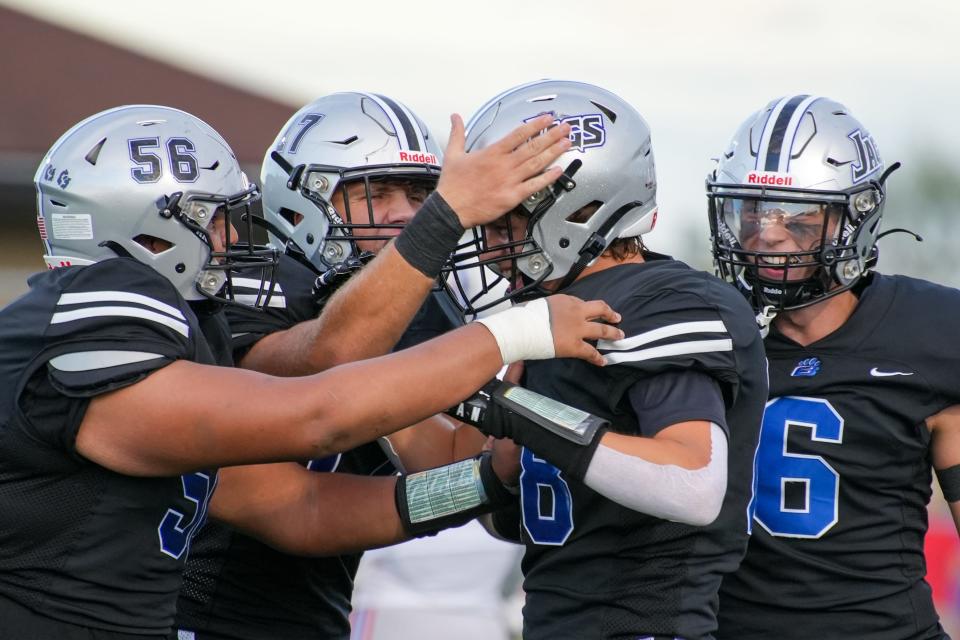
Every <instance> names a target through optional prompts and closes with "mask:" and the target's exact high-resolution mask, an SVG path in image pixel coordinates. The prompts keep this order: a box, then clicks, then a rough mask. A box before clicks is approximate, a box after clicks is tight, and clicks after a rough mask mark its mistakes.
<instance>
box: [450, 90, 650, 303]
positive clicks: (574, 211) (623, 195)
mask: <svg viewBox="0 0 960 640" xmlns="http://www.w3.org/2000/svg"><path fill="white" fill-rule="evenodd" d="M545 113H549V114H552V115H553V116H554V118H555V122H556V123H558V124H559V123H563V122H568V123H570V125H571V132H570V139H571V142H572V143H573V145H572V146H571V148H570V149H569V150H568V151H567V152H566V153H564V154H563V155H562V156H561V157H560V159H559V160H558V164H559V165H560V167H562V168H563V169H564V173H563V175H562V176H561V178H560V179H559V180H558V181H557V182H556V183H555V184H554V185H552V186H551V187H549V188H547V189H544V190H542V191H541V192H539V193H537V194H534V195H533V196H531V197H530V198H528V199H527V200H526V201H525V202H524V203H522V204H521V205H520V206H519V207H518V208H517V209H515V210H514V211H513V212H511V213H508V214H507V216H506V217H505V218H502V219H501V220H499V221H497V222H496V223H494V225H487V227H486V230H485V231H484V230H476V231H475V233H474V234H473V240H472V241H471V242H469V243H467V244H465V245H464V246H461V247H460V248H459V250H458V251H457V253H456V254H455V255H454V257H453V260H452V266H451V267H450V274H449V276H448V278H447V284H448V288H450V289H452V292H451V293H452V295H453V297H454V298H456V299H457V300H458V301H459V302H460V303H461V305H462V306H463V307H464V310H465V312H466V313H467V314H476V313H478V312H481V311H483V310H485V309H489V308H490V307H492V306H494V305H495V304H499V303H500V302H502V301H503V300H505V299H511V300H521V299H525V298H527V297H532V296H537V295H543V293H544V290H543V289H542V288H541V287H540V285H541V284H542V283H544V282H546V281H548V280H557V279H562V281H561V283H560V286H559V288H561V289H562V288H563V287H565V286H567V285H568V284H570V283H571V282H573V280H575V279H576V277H577V276H578V275H579V274H580V273H581V272H582V270H583V269H584V268H585V267H586V266H587V265H589V264H590V263H591V262H593V261H594V260H595V259H596V258H597V257H598V256H599V255H600V254H601V253H603V251H604V250H605V249H606V248H607V247H608V246H609V245H610V243H611V242H613V241H614V240H615V239H617V238H633V237H637V236H640V235H642V234H644V233H647V232H648V231H650V230H651V229H652V228H653V225H654V223H655V222H656V216H657V203H656V193H657V179H656V171H655V168H654V161H653V151H652V147H651V143H650V127H649V126H647V123H646V122H645V121H644V119H643V118H642V117H641V116H640V114H639V113H637V111H636V110H635V109H634V108H633V107H631V106H630V105H629V104H627V103H626V102H625V101H624V100H623V99H622V98H619V97H618V96H616V95H614V94H613V93H610V92H609V91H607V90H605V89H601V88H600V87H595V86H593V85H589V84H584V83H582V82H570V81H563V80H540V81H536V82H532V83H529V84H525V85H521V86H518V87H514V88H513V89H509V90H508V91H506V92H504V93H502V94H500V95H498V96H496V97H495V98H493V99H492V100H490V101H489V102H487V104H485V105H483V106H482V107H481V108H480V110H479V111H478V112H477V113H476V114H475V115H474V116H473V117H472V118H470V121H469V122H468V124H467V132H466V149H467V151H475V150H477V149H482V148H484V147H486V146H487V145H490V144H492V143H494V142H496V141H497V140H499V139H501V138H502V137H503V136H504V135H506V134H507V133H509V132H510V131H511V130H513V129H514V128H516V127H517V126H518V125H520V124H522V123H523V122H526V121H529V120H530V119H532V118H535V117H537V116H539V115H542V114H545ZM517 216H519V218H517ZM511 218H513V221H512V222H511ZM504 221H507V222H506V228H507V233H506V234H499V235H500V238H495V236H494V234H492V233H491V229H492V228H494V226H496V225H501V226H502V225H503V224H504ZM518 221H522V222H518ZM521 228H522V229H525V230H524V231H520V232H518V233H516V236H514V235H513V232H512V231H511V230H512V229H521ZM504 238H505V239H506V241H503V240H504ZM505 254H507V255H508V259H509V260H510V262H511V266H510V268H509V269H506V268H504V267H503V264H504V255H505ZM508 272H509V273H508ZM471 279H472V280H473V282H470V280H471ZM504 279H509V280H510V282H507V283H506V284H507V285H508V288H507V290H506V292H505V293H504V294H503V295H499V296H497V295H494V294H492V293H491V291H494V290H495V288H496V287H497V286H498V285H499V286H502V285H503V282H502V281H503V280H504Z"/></svg>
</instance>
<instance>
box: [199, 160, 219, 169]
mask: <svg viewBox="0 0 960 640" xmlns="http://www.w3.org/2000/svg"><path fill="white" fill-rule="evenodd" d="M219 166H220V161H219V160H214V161H213V164H212V165H210V166H209V167H200V168H201V169H203V170H204V171H215V170H216V168H217V167H219Z"/></svg>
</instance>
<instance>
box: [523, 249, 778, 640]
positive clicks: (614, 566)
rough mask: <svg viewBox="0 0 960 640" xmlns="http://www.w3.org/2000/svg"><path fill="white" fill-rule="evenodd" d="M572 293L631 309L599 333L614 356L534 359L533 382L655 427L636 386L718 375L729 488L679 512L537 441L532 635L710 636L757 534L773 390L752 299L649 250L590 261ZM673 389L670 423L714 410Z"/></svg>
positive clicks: (531, 460) (526, 526)
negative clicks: (761, 450)
mask: <svg viewBox="0 0 960 640" xmlns="http://www.w3.org/2000/svg"><path fill="white" fill-rule="evenodd" d="M565 293H569V294H571V295H575V296H578V297H580V298H582V299H585V300H590V299H601V300H605V301H606V302H607V303H608V304H610V306H611V307H612V308H613V309H614V310H616V311H618V312H619V313H620V314H621V315H622V318H623V319H622V321H621V323H620V325H619V326H620V328H621V329H623V331H624V332H625V334H626V336H625V338H624V339H622V340H619V341H617V342H615V343H610V342H604V341H601V342H600V343H599V344H598V348H599V350H600V352H601V353H602V354H604V357H605V359H606V360H607V363H608V364H607V366H605V367H602V368H600V367H595V366H593V365H590V364H588V363H586V362H583V361H581V360H575V359H557V360H545V361H537V362H528V363H527V368H526V380H525V385H526V386H528V387H529V388H531V389H533V390H535V391H538V392H540V393H543V394H545V395H548V396H551V397H553V398H556V399H558V400H561V401H563V402H565V403H567V404H570V405H572V406H575V407H578V408H580V409H582V410H585V411H589V412H591V413H594V414H596V415H599V416H602V417H604V418H606V419H608V420H610V422H611V425H612V428H613V429H614V430H615V431H617V432H620V433H626V434H630V435H650V432H649V431H648V430H647V429H645V428H642V427H641V425H640V424H639V421H638V417H637V414H636V413H635V410H634V407H635V406H637V405H636V404H635V403H633V402H631V398H632V397H633V396H635V395H637V396H642V395H643V393H644V391H645V390H646V387H654V386H656V385H658V384H659V382H660V381H661V380H662V379H669V380H678V381H679V380H684V379H685V376H686V377H690V376H692V377H693V378H698V377H704V378H705V377H709V379H710V380H712V381H715V382H711V384H712V385H713V386H714V390H713V393H714V396H716V391H715V387H716V386H719V387H720V389H721V391H722V395H723V402H722V403H716V404H718V405H719V411H720V412H724V411H725V414H721V417H720V418H718V420H717V421H718V422H725V423H726V431H727V436H728V442H729V446H728V449H729V459H728V470H729V471H728V488H727V493H726V497H725V500H724V502H723V507H722V510H721V513H720V515H719V517H718V518H717V520H716V521H715V522H714V523H713V524H711V525H709V526H706V527H696V526H691V525H687V524H680V523H676V522H669V521H666V520H662V519H659V518H656V517H653V516H650V515H647V514H644V513H640V512H637V511H634V510H631V509H629V508H627V507H623V506H621V505H619V504H617V503H615V502H613V501H612V500H609V499H607V498H605V497H603V496H602V495H600V494H598V493H596V492H594V491H593V490H592V489H590V488H589V487H587V486H586V485H585V484H583V483H581V482H577V481H575V480H572V479H569V478H565V477H564V475H563V473H561V472H559V471H558V470H557V469H556V468H555V467H554V466H553V465H551V464H549V463H548V462H546V461H545V460H542V459H540V458H538V457H537V456H536V455H535V454H534V453H533V452H531V451H530V450H527V449H524V451H523V453H522V456H521V465H522V473H521V478H520V486H521V501H520V502H521V505H520V506H521V535H522V539H523V542H524V543H525V544H526V553H525V555H524V559H523V571H524V575H525V581H524V589H525V591H526V594H527V600H526V606H525V607H524V612H523V613H524V638H525V639H527V640H539V639H544V640H546V639H548V638H549V639H550V640H557V639H568V638H569V639H571V640H573V639H578V640H579V639H582V638H591V639H596V638H604V639H614V638H616V639H624V640H626V639H630V640H636V639H637V638H643V637H646V636H653V635H655V636H657V637H660V636H669V637H671V638H673V637H679V638H685V639H686V640H697V639H701V638H708V637H710V634H711V633H712V632H713V631H714V630H715V628H716V609H717V590H718V589H719V586H720V579H721V576H722V575H723V574H724V573H727V572H730V571H732V570H733V569H735V568H736V566H737V564H738V562H739V560H740V558H741V556H742V554H743V552H744V549H745V547H746V542H747V535H748V534H747V527H748V518H747V504H748V502H749V500H750V495H751V486H752V471H753V453H754V449H755V447H756V443H757V437H758V433H759V426H760V418H761V415H762V411H763V406H764V402H765V401H766V392H767V382H766V375H767V373H766V364H765V362H764V357H763V345H762V341H761V338H760V335H759V332H758V331H757V327H756V324H755V322H754V317H753V313H752V312H751V311H750V309H749V307H748V306H747V304H746V303H745V302H744V300H743V299H742V297H741V296H740V295H739V294H738V293H737V292H736V291H735V290H734V289H733V288H732V287H729V286H728V285H726V284H724V283H722V282H720V281H719V280H717V279H716V278H714V277H713V276H711V275H708V274H706V273H703V272H700V271H695V270H693V269H691V268H690V267H688V266H687V265H685V264H683V263H681V262H678V261H675V260H672V259H667V258H665V257H663V256H657V255H655V254H647V261H646V262H645V263H643V264H634V263H630V264H623V265H618V266H615V267H612V268H609V269H605V270H603V271H599V272H596V273H593V274H590V275H588V276H586V277H584V278H582V279H580V280H578V281H577V282H575V283H574V284H573V285H572V286H570V287H569V288H568V289H567V290H565ZM700 388H702V387H700ZM657 393H658V394H659V393H661V391H658V392H657ZM664 398H665V400H664V405H669V406H661V407H656V411H657V415H658V418H657V421H658V422H659V423H660V426H659V428H664V427H667V426H670V424H676V423H678V422H683V421H687V420H702V419H710V416H709V414H704V413H703V408H701V402H700V401H699V400H698V398H696V397H688V398H686V399H684V398H683V397H682V394H669V393H667V394H666V395H664ZM642 406H645V405H642ZM647 426H648V425H647ZM651 490H656V488H651Z"/></svg>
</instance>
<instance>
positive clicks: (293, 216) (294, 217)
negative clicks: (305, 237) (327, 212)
mask: <svg viewBox="0 0 960 640" xmlns="http://www.w3.org/2000/svg"><path fill="white" fill-rule="evenodd" d="M277 213H279V214H280V217H282V218H283V219H284V220H286V221H287V222H289V223H290V226H291V227H295V226H297V225H298V224H300V221H301V220H303V216H301V215H299V214H298V213H297V212H296V211H291V210H290V209H287V208H286V207H281V208H280V211H278V212H277Z"/></svg>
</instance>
